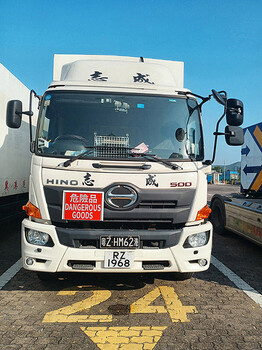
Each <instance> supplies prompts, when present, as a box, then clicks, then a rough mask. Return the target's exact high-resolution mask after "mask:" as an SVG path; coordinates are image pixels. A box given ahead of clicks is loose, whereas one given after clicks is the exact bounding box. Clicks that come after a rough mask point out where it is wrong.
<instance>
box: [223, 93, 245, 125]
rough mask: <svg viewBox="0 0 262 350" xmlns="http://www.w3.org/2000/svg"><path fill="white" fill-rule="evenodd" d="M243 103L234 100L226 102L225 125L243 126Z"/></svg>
mask: <svg viewBox="0 0 262 350" xmlns="http://www.w3.org/2000/svg"><path fill="white" fill-rule="evenodd" d="M243 111H244V109H243V103H242V102H241V101H240V100H236V99H235V98H230V99H228V100H227V112H226V116H227V124H228V125H233V126H239V125H242V124H243Z"/></svg>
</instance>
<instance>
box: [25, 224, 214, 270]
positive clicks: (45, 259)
mask: <svg viewBox="0 0 262 350" xmlns="http://www.w3.org/2000/svg"><path fill="white" fill-rule="evenodd" d="M26 229H33V230H38V231H42V232H45V233H48V234H49V235H50V236H51V238H52V240H53V242H54V246H53V247H46V246H36V245H32V244H29V243H28V242H27V240H26V238H25V231H26ZM179 231H180V232H179V236H180V239H179V241H178V242H177V243H176V244H175V245H174V246H171V247H168V248H163V249H134V250H131V251H134V256H135V258H134V265H133V267H132V268H131V269H121V268H117V269H114V268H104V255H105V251H106V250H105V249H90V248H85V249H83V248H74V247H68V246H66V245H63V244H61V243H60V241H59V239H58V236H57V232H56V228H55V226H53V225H46V224H42V223H36V222H33V221H30V220H28V219H24V220H23V223H22V259H23V267H24V268H25V269H28V270H33V271H39V272H85V270H83V269H82V268H79V269H77V268H74V269H73V268H72V266H71V265H70V263H69V262H71V261H79V262H84V263H85V262H86V264H87V265H88V264H89V262H92V264H93V268H92V269H88V270H86V272H100V273H101V272H103V273H108V272H114V273H130V272H131V273H132V272H133V273H142V272H199V271H204V270H207V269H208V267H209V265H210V257H211V247H212V225H211V223H210V222H207V223H203V224H201V225H194V226H185V227H184V228H183V229H181V230H179ZM204 231H207V232H209V233H210V235H209V241H208V243H207V244H206V245H205V246H203V247H197V248H184V247H183V244H184V242H185V240H186V239H187V237H188V236H189V235H192V234H195V233H198V232H204ZM168 232H169V233H170V235H172V233H173V232H172V231H168ZM168 232H167V233H168ZM149 233H150V232H149ZM101 234H102V232H101ZM110 234H111V235H114V234H116V231H115V230H112V231H110V230H108V235H110ZM131 234H134V233H133V232H132V233H131ZM136 234H139V231H137V232H136ZM110 250H112V249H110ZM114 250H115V251H120V250H122V251H125V249H114ZM128 251H130V250H128ZM27 258H32V259H33V261H34V263H33V264H32V265H30V266H29V265H27V264H26V259H27ZM200 259H205V260H207V264H206V265H205V266H200V264H199V261H200ZM147 262H148V264H149V265H150V266H151V268H150V270H148V269H145V265H146V263H147ZM154 262H155V263H156V264H155V268H154ZM159 262H166V263H165V264H164V266H163V268H161V271H160V270H159V268H158V266H159V265H160V264H157V263H159Z"/></svg>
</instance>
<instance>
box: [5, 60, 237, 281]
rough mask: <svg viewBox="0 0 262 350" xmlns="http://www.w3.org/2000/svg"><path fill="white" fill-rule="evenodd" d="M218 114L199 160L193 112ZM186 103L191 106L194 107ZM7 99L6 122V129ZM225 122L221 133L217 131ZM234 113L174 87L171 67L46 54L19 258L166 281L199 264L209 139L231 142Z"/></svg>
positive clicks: (36, 264) (221, 96) (228, 102)
mask: <svg viewBox="0 0 262 350" xmlns="http://www.w3.org/2000/svg"><path fill="white" fill-rule="evenodd" d="M212 97H214V98H215V99H216V100H217V101H218V102H219V103H220V104H221V105H222V106H223V115H222V116H221V118H220V119H219V121H218V123H217V128H216V132H215V135H216V137H215V146H214V154H213V159H212V160H211V161H210V160H208V161H204V143H203V133H202V120H201V107H202V105H203V104H204V103H205V102H207V101H209V100H210V99H211V98H212ZM197 99H199V100H201V102H200V103H198V101H197ZM17 113H18V114H19V115H21V114H22V113H24V112H22V106H21V102H20V103H19V101H9V103H8V112H7V122H8V125H9V126H10V127H17V126H18V124H19V121H17ZM225 115H226V116H227V123H228V124H229V125H228V126H227V127H226V129H225V132H224V133H221V132H219V131H218V128H219V123H220V121H221V120H222V119H223V117H224V116H225ZM242 121H243V104H242V102H241V101H239V100H235V99H227V94H226V92H225V91H221V92H217V91H215V90H212V94H210V95H209V96H207V97H202V96H199V95H197V94H195V93H193V92H190V91H189V90H187V89H184V87H183V62H172V61H163V60H155V59H144V58H143V57H140V58H136V57H117V56H85V55H82V56H81V55H80V56H79V55H55V61H54V81H53V82H52V83H51V84H50V86H49V88H48V90H47V91H46V92H45V94H44V96H43V98H42V101H41V106H40V114H39V119H38V127H37V133H36V139H35V143H34V144H33V151H34V154H33V157H32V167H31V177H30V193H29V202H28V203H27V205H26V206H25V207H24V209H25V211H26V212H27V214H28V216H29V218H28V219H25V220H24V221H23V225H22V258H23V266H24V267H25V268H26V269H29V270H33V271H37V272H38V275H39V277H40V278H42V279H44V278H49V277H50V276H49V275H48V274H47V273H55V272H83V271H86V272H114V273H115V272H139V273H140V272H159V271H163V272H173V273H174V272H175V273H178V274H179V276H180V278H188V277H191V276H192V273H193V272H196V271H204V270H206V269H207V268H208V267H209V264H210V256H211V246H212V225H211V223H210V222H209V221H208V220H207V219H208V216H209V213H210V209H209V207H208V206H207V181H206V174H207V173H209V172H210V170H211V164H212V162H213V161H214V158H215V149H216V141H217V137H218V135H221V134H223V135H225V137H226V142H227V143H228V144H229V145H240V144H242V142H243V130H242V129H241V128H240V127H239V126H238V125H241V124H242Z"/></svg>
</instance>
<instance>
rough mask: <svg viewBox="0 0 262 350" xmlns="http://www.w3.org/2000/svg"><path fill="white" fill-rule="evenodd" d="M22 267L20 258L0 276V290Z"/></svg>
mask: <svg viewBox="0 0 262 350" xmlns="http://www.w3.org/2000/svg"><path fill="white" fill-rule="evenodd" d="M21 267H22V259H19V260H18V261H17V262H16V263H15V264H14V265H12V266H11V267H10V268H9V269H8V270H6V272H4V273H3V274H2V275H1V276H0V290H1V289H2V288H3V287H4V286H5V285H6V284H7V283H8V282H9V281H10V280H11V279H12V278H13V277H14V276H15V275H16V274H17V272H18V271H19V270H20V269H21Z"/></svg>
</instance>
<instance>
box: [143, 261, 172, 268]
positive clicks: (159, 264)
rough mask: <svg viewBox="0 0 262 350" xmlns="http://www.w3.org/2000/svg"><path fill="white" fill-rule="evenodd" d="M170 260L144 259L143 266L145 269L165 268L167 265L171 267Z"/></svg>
mask: <svg viewBox="0 0 262 350" xmlns="http://www.w3.org/2000/svg"><path fill="white" fill-rule="evenodd" d="M169 266H170V264H169V261H165V260H164V261H143V262H142V267H143V269H144V270H164V268H165V267H169Z"/></svg>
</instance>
